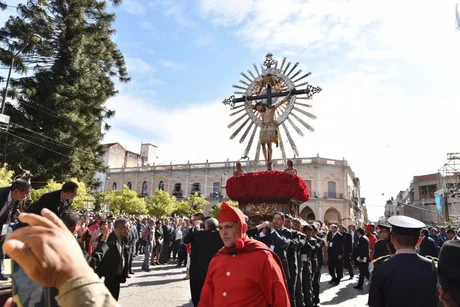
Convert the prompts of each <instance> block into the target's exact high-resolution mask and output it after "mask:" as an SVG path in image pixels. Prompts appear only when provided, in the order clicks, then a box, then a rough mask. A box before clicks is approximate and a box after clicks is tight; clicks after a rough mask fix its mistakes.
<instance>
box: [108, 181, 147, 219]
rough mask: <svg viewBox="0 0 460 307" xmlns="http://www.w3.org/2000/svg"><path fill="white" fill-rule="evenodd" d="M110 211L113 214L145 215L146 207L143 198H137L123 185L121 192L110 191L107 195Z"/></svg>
mask: <svg viewBox="0 0 460 307" xmlns="http://www.w3.org/2000/svg"><path fill="white" fill-rule="evenodd" d="M107 199H108V201H109V203H110V210H111V211H113V212H115V213H120V212H124V213H129V214H145V213H147V207H146V203H145V199H144V198H139V197H137V193H136V192H135V191H132V190H130V189H129V188H128V186H126V185H124V186H123V190H121V191H119V190H116V191H110V192H108V193H107Z"/></svg>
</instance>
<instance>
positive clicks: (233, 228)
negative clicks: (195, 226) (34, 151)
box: [198, 203, 290, 307]
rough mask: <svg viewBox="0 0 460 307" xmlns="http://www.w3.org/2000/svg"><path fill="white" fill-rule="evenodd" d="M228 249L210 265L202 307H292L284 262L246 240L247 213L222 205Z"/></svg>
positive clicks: (222, 234) (221, 224)
mask: <svg viewBox="0 0 460 307" xmlns="http://www.w3.org/2000/svg"><path fill="white" fill-rule="evenodd" d="M218 220H219V234H220V237H221V238H222V241H223V242H224V247H223V248H222V249H221V250H219V251H218V253H217V254H216V255H215V256H214V258H213V259H212V260H211V263H210V264H209V269H208V274H207V275H206V281H205V283H204V286H203V289H202V291H201V298H200V303H199V305H198V306H199V307H225V306H244V307H267V306H271V307H289V306H290V303H289V295H288V292H287V288H286V283H285V278H284V275H283V270H282V265H281V261H280V260H279V258H278V256H277V255H276V254H275V253H273V252H272V251H271V250H270V249H269V248H268V247H267V246H266V245H265V244H263V243H261V242H259V241H256V240H253V239H249V238H248V237H247V236H246V231H247V229H248V225H247V224H246V221H245V217H244V214H243V212H241V210H240V209H238V208H234V207H231V206H229V205H227V204H226V203H223V204H222V207H221V210H220V212H219V218H218Z"/></svg>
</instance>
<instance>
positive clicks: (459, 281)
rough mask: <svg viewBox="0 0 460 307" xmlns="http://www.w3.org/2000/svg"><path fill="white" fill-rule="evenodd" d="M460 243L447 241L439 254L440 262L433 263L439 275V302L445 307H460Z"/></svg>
mask: <svg viewBox="0 0 460 307" xmlns="http://www.w3.org/2000/svg"><path fill="white" fill-rule="evenodd" d="M459 259H460V241H458V240H456V241H446V242H445V243H444V244H443V246H442V248H441V252H440V254H439V261H438V262H437V263H436V262H435V261H433V264H434V267H435V271H436V272H437V273H438V282H439V300H440V301H441V302H442V303H443V304H444V306H445V307H454V306H460V291H459V288H460V265H459V263H458V261H459Z"/></svg>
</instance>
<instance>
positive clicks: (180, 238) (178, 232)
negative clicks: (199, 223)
mask: <svg viewBox="0 0 460 307" xmlns="http://www.w3.org/2000/svg"><path fill="white" fill-rule="evenodd" d="M176 240H182V230H181V229H180V228H177V229H176Z"/></svg>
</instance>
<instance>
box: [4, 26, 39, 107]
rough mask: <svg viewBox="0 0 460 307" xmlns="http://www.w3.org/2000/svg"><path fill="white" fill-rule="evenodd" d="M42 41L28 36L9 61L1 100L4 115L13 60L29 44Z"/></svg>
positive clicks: (37, 36)
mask: <svg viewBox="0 0 460 307" xmlns="http://www.w3.org/2000/svg"><path fill="white" fill-rule="evenodd" d="M41 41H42V37H41V36H40V35H38V34H32V35H31V36H29V39H28V40H27V42H26V43H25V44H24V46H22V48H21V50H19V51H18V52H17V53H16V54H15V55H14V56H13V58H12V59H11V64H10V70H9V71H8V77H7V78H6V85H5V91H4V92H3V99H2V113H1V114H3V113H5V104H6V95H7V94H8V85H9V83H10V78H11V71H12V70H13V66H14V60H16V58H17V57H18V56H19V55H20V54H21V52H23V51H24V49H26V48H27V46H29V45H30V44H31V43H34V44H38V43H40V42H41Z"/></svg>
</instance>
